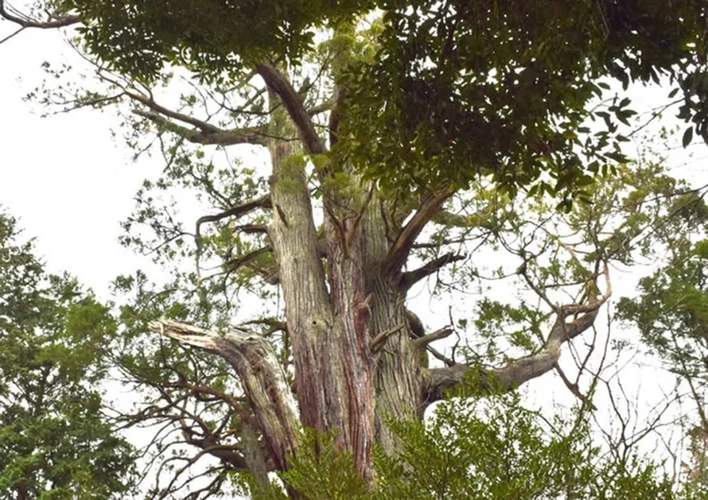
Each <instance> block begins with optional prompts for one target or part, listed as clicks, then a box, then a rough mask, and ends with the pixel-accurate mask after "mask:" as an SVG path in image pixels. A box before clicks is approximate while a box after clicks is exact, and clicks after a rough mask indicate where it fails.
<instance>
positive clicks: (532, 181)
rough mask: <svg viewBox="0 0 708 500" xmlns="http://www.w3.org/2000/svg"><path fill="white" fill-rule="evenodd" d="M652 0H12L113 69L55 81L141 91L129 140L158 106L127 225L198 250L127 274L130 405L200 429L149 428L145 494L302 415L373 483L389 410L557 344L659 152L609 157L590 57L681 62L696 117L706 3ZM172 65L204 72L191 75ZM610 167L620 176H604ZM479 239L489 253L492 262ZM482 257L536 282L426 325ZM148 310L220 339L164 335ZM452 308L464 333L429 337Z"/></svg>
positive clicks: (178, 250) (645, 68)
mask: <svg viewBox="0 0 708 500" xmlns="http://www.w3.org/2000/svg"><path fill="white" fill-rule="evenodd" d="M659 3H660V2H623V3H622V4H621V5H619V4H617V3H616V2H611V1H607V2H592V3H589V4H582V5H576V6H572V7H568V6H567V5H566V3H564V2H558V3H557V4H556V5H555V8H549V5H548V3H547V2H530V3H525V4H524V6H523V7H520V6H518V5H516V4H513V5H512V4H508V5H507V4H503V5H501V6H500V5H498V4H492V5H488V4H487V3H481V2H477V3H473V4H472V5H467V3H455V2H447V3H442V4H440V3H438V2H413V3H405V4H398V3H392V4H388V3H380V4H374V3H371V4H369V3H357V2H351V3H349V2H332V3H329V2H320V3H314V4H311V3H308V4H307V6H304V5H302V4H300V3H298V2H282V1H279V2H273V3H272V4H264V3H255V4H249V3H238V4H230V3H225V4H224V3H218V2H215V3H210V4H208V5H200V6H199V7H198V8H197V7H194V6H192V5H190V4H188V3H187V4H185V3H182V2H171V3H168V4H165V3H160V4H155V3H145V2H130V3H129V4H127V5H125V6H124V7H121V8H118V9H116V8H114V6H113V5H112V4H111V3H110V2H108V3H104V2H95V1H91V2H82V1H75V2H66V3H60V4H59V11H58V12H59V13H58V14H56V15H54V16H53V18H52V19H51V20H49V21H47V22H41V21H36V20H32V19H29V18H27V17H25V16H21V15H18V14H16V13H15V12H14V11H11V10H9V9H8V8H7V7H6V6H5V4H4V3H0V7H4V8H3V9H2V10H0V14H2V15H3V16H4V17H5V18H6V19H9V20H12V21H14V22H16V23H18V24H19V25H21V26H25V27H33V26H34V27H56V26H63V25H69V24H77V26H78V27H77V36H78V39H79V42H80V44H81V46H82V47H84V48H85V49H86V50H87V52H88V54H89V57H92V58H93V60H94V62H95V64H96V68H97V75H98V77H99V82H100V85H102V86H101V87H100V88H99V87H96V88H92V89H91V90H90V91H87V92H79V93H78V94H74V95H69V94H66V93H65V94H64V96H65V99H66V101H65V102H66V103H67V104H68V105H69V107H74V106H86V105H92V106H104V105H107V104H110V103H114V102H115V103H120V102H125V103H128V108H129V110H130V112H131V114H130V115H129V116H128V117H127V124H128V125H129V126H131V127H132V129H131V128H129V130H131V131H132V132H134V135H131V136H129V139H130V140H131V141H132V144H133V145H134V146H135V147H136V149H137V150H148V149H150V144H151V143H152V141H151V140H149V139H147V135H146V132H147V131H148V130H150V131H157V137H156V142H155V143H154V145H155V149H153V151H159V152H160V153H161V154H162V155H163V156H164V158H165V160H166V167H165V172H164V175H163V176H162V177H161V178H160V179H157V180H153V181H149V182H147V183H146V185H145V188H144V190H142V191H141V192H140V193H139V194H138V197H137V201H138V210H137V212H136V214H135V215H134V216H133V217H131V218H130V219H129V220H128V221H126V224H125V228H126V230H127V234H126V236H125V238H124V241H125V242H126V243H127V244H133V245H136V246H138V248H142V249H147V250H150V251H152V252H153V254H154V255H155V256H156V259H157V260H158V261H161V262H163V263H170V264H173V265H174V264H175V263H177V262H178V261H179V260H180V259H181V258H184V259H189V260H191V261H192V262H195V261H196V266H194V267H193V268H192V269H191V270H189V271H186V272H185V271H184V270H183V268H182V270H180V268H179V267H177V269H178V270H177V271H176V273H175V276H174V278H175V279H174V282H173V283H171V284H170V285H169V286H168V287H167V290H166V291H165V292H167V293H163V291H160V290H156V289H151V285H150V283H149V280H147V279H145V276H143V275H140V274H138V275H136V276H134V277H124V278H122V279H120V280H119V281H118V282H117V286H118V288H119V289H121V290H124V291H128V292H130V293H133V294H134V298H135V302H134V303H132V304H129V305H126V306H125V307H124V308H123V320H124V325H125V331H124V332H123V336H122V340H123V342H124V345H123V346H121V349H119V350H116V351H115V353H114V356H115V358H116V361H117V362H118V363H119V364H120V366H121V367H122V369H123V371H124V373H125V374H126V377H127V378H128V380H130V381H131V383H133V384H135V386H136V388H139V389H140V390H141V393H140V394H141V395H143V396H144V401H143V409H142V411H139V412H137V413H134V414H133V415H126V416H125V418H126V419H127V420H128V421H130V422H137V421H142V422H145V421H154V422H156V423H157V422H159V423H164V424H165V425H166V427H165V428H166V429H175V430H177V431H178V432H180V433H181V438H179V440H180V442H182V443H186V444H189V445H194V446H196V447H197V448H199V449H200V450H201V451H200V452H199V453H198V454H197V455H189V454H186V452H185V451H184V449H183V448H175V455H174V456H170V457H169V458H165V457H166V456H167V455H166V454H165V453H164V451H165V447H166V446H171V445H172V444H173V443H176V442H177V441H175V440H174V439H173V440H170V439H172V438H167V437H164V434H163V435H159V436H158V437H156V438H155V441H154V444H155V449H156V450H157V453H158V456H159V457H160V458H159V459H158V460H159V461H160V465H159V467H160V471H163V470H166V469H167V467H170V466H173V464H174V463H176V462H181V465H180V466H179V468H178V470H177V474H175V475H173V479H172V480H170V481H168V482H167V483H166V484H162V485H161V486H159V487H157V488H156V489H155V495H158V496H159V495H163V496H166V495H169V494H170V493H171V492H172V491H173V490H174V489H175V488H178V487H179V485H180V484H181V483H179V482H178V481H177V480H176V479H174V478H177V477H179V476H180V473H181V472H185V473H187V472H188V469H189V467H190V466H191V465H192V464H194V463H195V461H196V460H198V459H199V458H200V457H202V456H210V457H212V458H215V459H216V460H217V461H216V465H214V470H211V469H210V470H209V471H208V473H209V479H210V481H211V482H209V483H208V484H207V486H206V487H204V488H203V489H201V490H199V493H198V494H202V493H203V494H204V495H207V494H210V492H212V491H214V490H218V489H220V488H221V487H222V486H223V485H224V482H226V481H227V479H228V476H227V475H225V474H211V472H216V471H219V472H222V471H224V470H235V471H243V470H248V471H251V472H252V473H253V474H254V476H255V477H256V478H258V479H259V480H260V482H261V483H265V482H267V475H266V473H267V472H268V471H270V470H278V471H282V470H286V469H288V466H289V462H290V461H291V460H292V457H297V456H298V449H299V433H300V430H301V428H303V427H304V428H312V429H314V430H316V431H317V432H319V433H325V434H330V433H331V434H332V435H333V439H334V445H335V447H336V448H337V449H338V450H346V451H349V452H351V454H352V457H353V460H354V463H355V466H356V470H357V472H358V474H359V475H360V476H361V477H362V478H363V479H364V480H365V481H367V482H369V483H370V484H373V476H374V471H373V449H374V445H375V444H376V445H378V446H380V447H381V448H382V450H383V452H384V453H388V454H395V453H396V452H398V451H400V449H401V442H400V439H398V438H397V436H396V435H395V433H393V432H392V430H391V428H390V426H389V425H387V419H390V418H394V419H397V418H407V417H410V416H411V415H413V416H416V417H417V418H420V417H421V416H422V415H423V412H424V411H425V409H426V408H427V407H428V406H429V405H430V404H431V403H433V402H435V401H437V400H439V399H441V398H442V395H443V393H444V391H445V390H446V389H450V388H453V387H456V386H457V385H459V384H460V383H461V382H462V381H463V379H464V378H465V377H466V376H473V379H474V380H475V381H476V382H477V392H481V393H485V392H488V391H490V390H492V389H495V390H498V389H500V388H501V389H505V390H509V389H515V388H517V387H518V386H519V385H521V384H523V383H525V382H527V381H529V380H531V379H533V378H536V377H538V376H540V375H542V374H544V373H547V372H549V371H551V370H553V369H554V368H556V367H557V366H558V362H559V358H560V351H561V347H562V346H563V344H565V343H567V342H568V341H571V340H573V339H575V338H578V337H579V336H580V335H581V334H583V333H585V332H589V331H591V328H592V325H593V322H594V320H595V318H596V317H597V314H598V311H599V309H600V307H601V306H602V305H603V304H604V303H605V302H606V300H607V299H608V297H609V295H610V292H611V286H610V276H609V274H610V271H609V269H610V264H611V263H612V262H614V261H620V262H623V261H628V258H629V257H628V253H627V252H628V249H631V245H632V242H633V241H634V240H635V238H637V237H638V236H640V235H641V230H643V229H646V228H647V227H648V226H649V225H650V224H651V223H653V222H656V218H649V219H642V218H641V217H639V216H637V217H634V218H632V217H631V216H632V215H633V214H632V212H631V210H629V211H627V210H625V211H624V212H623V213H622V214H621V215H619V216H618V215H617V211H618V210H620V209H624V207H623V203H624V198H623V197H622V196H624V195H625V194H626V195H627V196H629V195H631V193H633V192H637V191H641V190H640V185H639V182H640V180H641V179H642V178H644V179H646V178H647V176H651V175H653V174H652V173H649V174H648V173H647V171H646V170H641V169H638V170H637V169H635V168H634V167H632V166H624V165H623V164H622V162H623V160H624V159H625V158H624V156H623V155H622V151H621V148H620V142H622V141H623V140H626V137H625V136H623V135H622V134H621V133H620V129H619V128H618V123H624V122H627V121H628V119H629V118H630V117H631V116H632V115H633V112H632V111H631V110H630V109H629V108H628V106H629V103H630V101H629V99H628V98H624V97H623V96H617V95H612V96H611V97H610V98H609V100H608V101H606V102H603V103H601V104H600V105H599V107H598V108H596V109H595V110H594V112H591V111H588V110H587V108H588V104H589V103H590V102H591V101H592V100H593V99H601V98H603V97H606V96H607V94H606V93H605V90H607V89H606V87H607V85H606V84H605V83H603V78H604V79H608V78H616V79H619V80H621V81H622V83H623V84H624V85H625V86H626V84H627V83H629V82H631V81H650V80H656V81H658V80H659V79H660V77H661V76H665V77H667V78H668V80H669V81H671V82H674V83H676V84H677V85H678V86H679V87H680V89H681V90H682V91H683V94H682V99H683V100H682V101H681V102H682V105H683V109H684V110H685V112H684V116H685V117H686V118H690V119H692V120H694V121H695V131H697V132H698V133H699V134H704V133H705V122H706V115H703V114H701V113H703V107H704V105H705V100H702V97H703V96H704V95H705V79H704V78H703V77H702V76H701V75H703V74H704V72H705V54H706V47H705V40H706V37H705V36H704V35H705V18H706V5H705V4H704V2H699V1H691V0H684V1H681V2H677V3H675V4H674V8H673V9H672V11H671V12H668V11H667V9H665V6H664V5H663V4H662V5H659ZM375 7H378V8H380V9H381V12H382V13H383V14H382V15H381V16H380V17H378V13H377V12H378V11H374V10H372V9H374V8H375ZM273 12H276V13H278V15H271V14H270V13H273ZM265 13H269V14H265ZM318 29H319V30H320V31H317V30H318ZM316 35H317V36H316ZM167 68H170V69H171V70H174V72H175V73H176V74H177V75H180V76H182V75H184V74H185V72H184V69H186V70H188V71H189V72H191V74H190V77H189V78H188V80H187V85H188V86H189V87H191V88H190V89H189V90H186V91H184V93H183V94H182V95H181V96H180V97H179V98H178V97H176V95H175V92H174V87H170V86H169V85H170V81H171V78H172V73H170V72H169V71H167ZM65 90H66V89H65ZM53 92H54V91H52V93H51V94H50V95H49V97H51V98H55V97H56V94H55V93H53ZM69 92H70V89H69ZM170 102H171V103H172V104H168V103H170ZM591 118H596V119H598V120H601V121H599V123H600V127H599V128H595V129H590V128H587V127H586V123H585V121H586V120H588V119H591ZM690 139H691V137H688V140H689V141H690ZM208 146H217V148H221V149H223V151H224V152H225V154H224V157H225V159H226V160H227V161H226V162H224V161H219V160H217V158H216V154H215V153H212V150H211V149H209V148H208ZM247 148H249V149H247ZM247 151H258V152H260V153H261V154H262V155H263V156H262V157H261V158H263V157H265V158H267V165H268V167H267V168H259V167H258V166H257V165H254V166H251V165H248V166H246V167H244V165H241V164H238V163H236V162H235V161H234V156H240V157H242V158H243V159H244V161H251V162H252V163H258V162H259V160H256V159H255V158H254V157H253V156H251V157H247V156H245V155H244V153H245V152H247ZM232 152H233V154H232ZM620 171H621V173H622V176H620V177H618V178H617V179H619V181H621V182H624V183H625V184H620V185H619V186H618V185H617V184H614V185H613V187H614V190H613V191H607V190H603V189H600V188H601V186H600V185H598V184H596V183H594V181H593V178H592V174H598V173H599V174H601V175H602V174H611V173H618V172H620ZM606 179H609V177H606ZM630 180H631V182H630ZM175 187H183V188H189V189H194V190H196V191H197V192H198V193H199V194H200V195H201V196H202V202H203V203H204V205H206V206H207V207H208V208H209V209H211V210H214V211H213V212H212V213H210V214H209V215H206V216H204V217H201V218H200V219H199V220H198V221H197V224H196V229H195V230H193V231H187V230H185V229H184V228H183V227H182V225H181V224H180V223H179V220H178V218H177V217H176V215H175V212H174V206H172V207H170V206H166V207H162V206H160V205H159V204H158V202H157V199H156V196H155V195H154V194H153V193H154V192H155V191H157V192H161V191H167V190H168V189H169V190H171V191H172V190H173V189H174V188H175ZM547 195H552V196H554V197H555V198H554V199H553V200H552V201H551V199H552V198H550V197H547ZM652 195H653V193H646V194H640V195H635V196H640V197H642V196H645V197H650V196H652ZM574 197H575V198H578V199H580V200H583V201H585V202H587V203H585V204H577V206H575V207H572V203H571V202H572V200H573V199H574ZM558 204H560V206H561V207H562V208H564V209H565V210H566V211H568V212H569V213H567V214H563V213H555V212H554V210H553V209H554V207H555V206H556V205H558ZM571 208H573V210H574V211H570V210H571ZM627 213H628V217H629V221H630V223H631V224H630V223H627V222H625V221H624V220H623V219H622V215H626V214H627ZM618 217H619V220H618ZM144 228H147V229H148V230H149V232H144V231H143V229H144ZM637 231H639V232H637ZM187 237H193V238H194V241H195V243H194V244H193V245H191V244H190V243H189V241H188V240H187V239H186V238H187ZM150 238H153V239H152V241H150ZM487 245H488V246H487ZM492 251H498V252H499V253H498V254H496V255H498V256H501V257H498V258H501V259H502V260H501V262H502V263H503V264H502V265H500V266H498V268H497V269H490V267H491V266H485V265H484V264H483V259H488V258H489V257H488V256H489V255H492V254H491V253H490V252H492ZM210 266H211V270H209V268H210ZM485 277H497V278H502V277H506V278H507V279H508V282H509V283H510V285H509V286H511V287H514V289H515V290H520V291H521V290H526V291H529V292H530V293H532V294H533V297H534V300H535V304H533V303H531V302H529V299H528V298H527V299H526V300H525V301H523V302H522V304H521V305H518V304H516V305H510V304H505V303H503V302H502V301H495V300H493V298H490V297H487V298H485V299H484V300H481V301H479V304H478V307H477V310H476V311H474V310H473V307H471V306H470V305H469V304H467V305H466V310H465V311H464V313H463V314H464V317H459V316H458V317H455V316H456V315H457V314H458V313H456V314H451V320H450V324H448V325H435V327H436V330H434V331H432V332H428V331H427V330H426V328H425V327H424V325H423V324H422V323H421V322H420V320H418V319H417V316H416V314H415V313H414V311H411V310H409V309H408V307H407V305H406V304H407V302H406V301H407V299H408V296H409V294H410V292H411V290H412V289H413V287H415V286H420V283H421V282H424V281H428V282H429V283H431V284H434V286H435V293H444V292H455V293H457V294H459V298H458V300H462V298H463V297H465V296H464V295H463V294H462V293H461V290H464V289H465V288H467V289H469V287H470V285H471V284H478V283H480V282H481V281H482V279H483V278H485ZM281 294H282V296H281ZM249 297H250V298H254V297H257V298H259V299H265V301H264V302H263V304H264V305H262V306H259V307H258V308H254V307H252V306H250V305H249V303H248V301H247V298H249ZM267 299H275V300H270V301H269V300H267ZM242 303H243V304H245V305H243V306H242V305H241V304H242ZM538 304H540V306H539V305H538ZM160 316H167V317H169V318H171V319H165V320H157V318H158V317H160ZM470 318H473V319H474V321H469V319H470ZM150 320H153V322H152V323H149V321H150ZM237 321H238V322H240V323H241V326H239V327H238V328H235V327H232V326H229V325H232V324H235V323H236V322H237ZM148 325H149V326H150V327H151V328H152V329H153V330H155V331H156V332H159V333H161V334H163V335H164V336H166V337H170V338H173V339H176V340H178V341H180V342H181V343H182V344H184V345H186V346H191V347H197V348H200V349H202V350H204V351H207V352H209V353H215V354H218V355H220V356H221V358H223V360H224V361H225V363H222V364H219V363H215V362H214V361H212V360H210V358H208V357H205V356H204V355H203V354H201V353H193V352H190V351H184V350H180V349H176V348H174V347H173V348H169V347H167V346H166V345H164V344H159V345H156V343H155V341H154V339H146V338H145V336H144V335H143V333H144V332H145V331H146V329H147V327H148ZM195 325H196V326H195ZM472 326H474V329H472ZM468 328H469V330H470V331H467V330H468ZM218 330H222V331H225V333H217V332H218ZM459 332H464V333H465V342H460V343H458V345H457V346H456V348H455V349H452V352H451V353H449V354H446V355H444V354H441V353H440V352H438V350H437V349H434V348H433V347H432V346H431V345H430V344H432V343H433V342H435V341H438V340H441V339H443V338H446V337H451V336H452V334H453V333H459ZM428 353H430V354H432V355H434V356H435V357H436V358H437V360H438V361H439V363H438V364H436V365H435V366H433V367H429V366H427V358H428ZM156 360H157V361H159V363H156V362H155V361H156ZM234 371H235V373H236V374H237V376H238V377H237V378H234V377H233V376H231V374H232V373H233V372H234ZM569 386H570V387H573V389H574V390H575V391H576V392H578V393H580V392H579V390H578V385H577V383H576V384H575V385H573V383H569ZM165 439H166V441H165ZM212 463H214V462H212ZM225 478H226V479H225ZM195 495H197V494H195Z"/></svg>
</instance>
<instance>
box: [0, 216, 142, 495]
mask: <svg viewBox="0 0 708 500" xmlns="http://www.w3.org/2000/svg"><path fill="white" fill-rule="evenodd" d="M19 239H20V238H19V233H18V231H17V229H16V222H15V220H14V219H12V218H11V217H9V216H7V215H5V214H0V352H2V356H0V496H2V497H3V498H12V497H15V495H19V497H21V498H42V499H44V498H46V499H49V498H52V499H55V498H56V499H72V498H87V499H88V498H97V499H104V498H113V497H115V498H122V497H123V495H125V494H127V493H129V492H131V491H132V488H133V480H134V479H135V477H134V476H133V472H134V471H133V462H134V460H135V456H134V450H133V448H132V447H131V446H130V445H129V444H128V443H127V442H126V441H125V440H124V439H123V438H122V437H120V435H119V434H118V433H117V431H116V429H115V428H114V426H113V425H112V424H111V422H110V420H108V419H107V418H106V415H105V405H104V402H103V398H102V392H103V389H102V387H101V384H102V383H103V382H104V381H105V380H106V371H107V369H108V365H107V356H106V354H107V350H109V349H110V346H111V340H112V336H113V335H115V333H116V325H115V322H114V320H113V319H112V318H111V316H110V315H109V313H108V308H107V307H106V306H104V305H102V304H100V303H99V302H97V301H96V299H95V298H94V297H93V296H92V295H91V294H90V293H86V292H84V291H82V290H81V288H80V287H79V285H78V284H77V283H76V281H75V280H73V279H71V278H69V277H67V276H53V275H49V274H47V273H46V272H45V271H44V268H43V266H42V264H41V263H40V262H39V261H38V260H37V259H36V257H35V256H34V255H33V248H32V243H31V242H28V243H24V244H22V243H20V242H19ZM23 495H24V496H23Z"/></svg>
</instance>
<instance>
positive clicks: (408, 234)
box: [383, 190, 453, 274]
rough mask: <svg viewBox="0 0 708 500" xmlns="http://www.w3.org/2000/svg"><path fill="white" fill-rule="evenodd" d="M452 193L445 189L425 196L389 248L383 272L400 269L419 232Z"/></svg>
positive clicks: (392, 271)
mask: <svg viewBox="0 0 708 500" xmlns="http://www.w3.org/2000/svg"><path fill="white" fill-rule="evenodd" d="M452 194H453V191H449V190H446V191H443V192H442V193H439V194H437V195H431V196H429V197H427V198H426V199H425V200H424V201H423V202H422V203H421V204H420V206H419V207H418V210H417V211H416V213H415V214H414V215H413V217H412V218H411V220H410V221H409V222H408V224H406V225H405V227H404V228H403V229H402V230H401V232H400V233H399V234H398V237H397V238H396V240H395V241H394V242H393V245H392V246H391V248H390V249H389V251H388V255H387V256H386V262H385V264H384V268H383V270H384V272H386V273H388V274H393V273H395V272H397V271H398V270H400V269H401V267H402V266H403V264H404V263H405V261H406V259H407V258H408V254H409V252H410V250H411V248H412V247H413V243H415V240H416V238H418V235H419V234H420V232H421V231H422V230H423V228H424V227H425V225H426V224H427V223H428V222H429V221H430V219H431V218H432V216H433V215H434V214H435V213H436V212H437V211H438V210H439V209H440V206H441V205H442V204H443V203H444V202H445V200H447V199H448V198H449V197H450V196H452Z"/></svg>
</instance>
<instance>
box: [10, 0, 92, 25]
mask: <svg viewBox="0 0 708 500" xmlns="http://www.w3.org/2000/svg"><path fill="white" fill-rule="evenodd" d="M0 17H3V18H4V19H7V20H8V21H11V22H13V23H15V24H18V25H19V26H22V27H23V28H38V29H53V28H65V27H66V26H71V25H72V24H78V23H79V22H81V19H80V18H79V16H77V15H72V14H66V13H63V12H55V13H53V14H50V16H49V17H50V18H51V19H50V20H48V21H37V20H36V19H32V18H31V17H29V16H28V15H26V14H22V13H21V12H20V11H18V10H17V9H15V8H14V7H12V6H11V5H9V4H8V3H6V2H5V1H4V0H0Z"/></svg>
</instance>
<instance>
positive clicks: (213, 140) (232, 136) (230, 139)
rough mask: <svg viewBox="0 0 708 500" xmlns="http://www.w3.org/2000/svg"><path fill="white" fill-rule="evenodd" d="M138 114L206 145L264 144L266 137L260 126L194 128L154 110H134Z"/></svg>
mask: <svg viewBox="0 0 708 500" xmlns="http://www.w3.org/2000/svg"><path fill="white" fill-rule="evenodd" d="M133 113H135V114H136V115H139V116H142V117H144V118H147V119H148V120H150V121H151V122H153V123H154V124H155V125H157V126H159V127H161V128H163V129H165V130H167V131H169V132H172V133H174V134H177V135H179V136H180V137H183V138H185V139H186V140H188V141H189V142H193V143H195V144H204V145H216V146H232V145H234V144H256V145H259V146H263V145H264V144H265V139H264V137H263V136H262V135H261V133H260V129H258V128H245V129H241V128H238V129H231V130H223V129H216V130H202V131H199V130H194V129H189V128H187V127H183V126H181V125H177V124H176V123H174V122H171V121H169V120H167V119H166V118H165V117H164V116H162V115H160V114H159V113H155V112H153V111H142V110H140V109H135V110H133Z"/></svg>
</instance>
